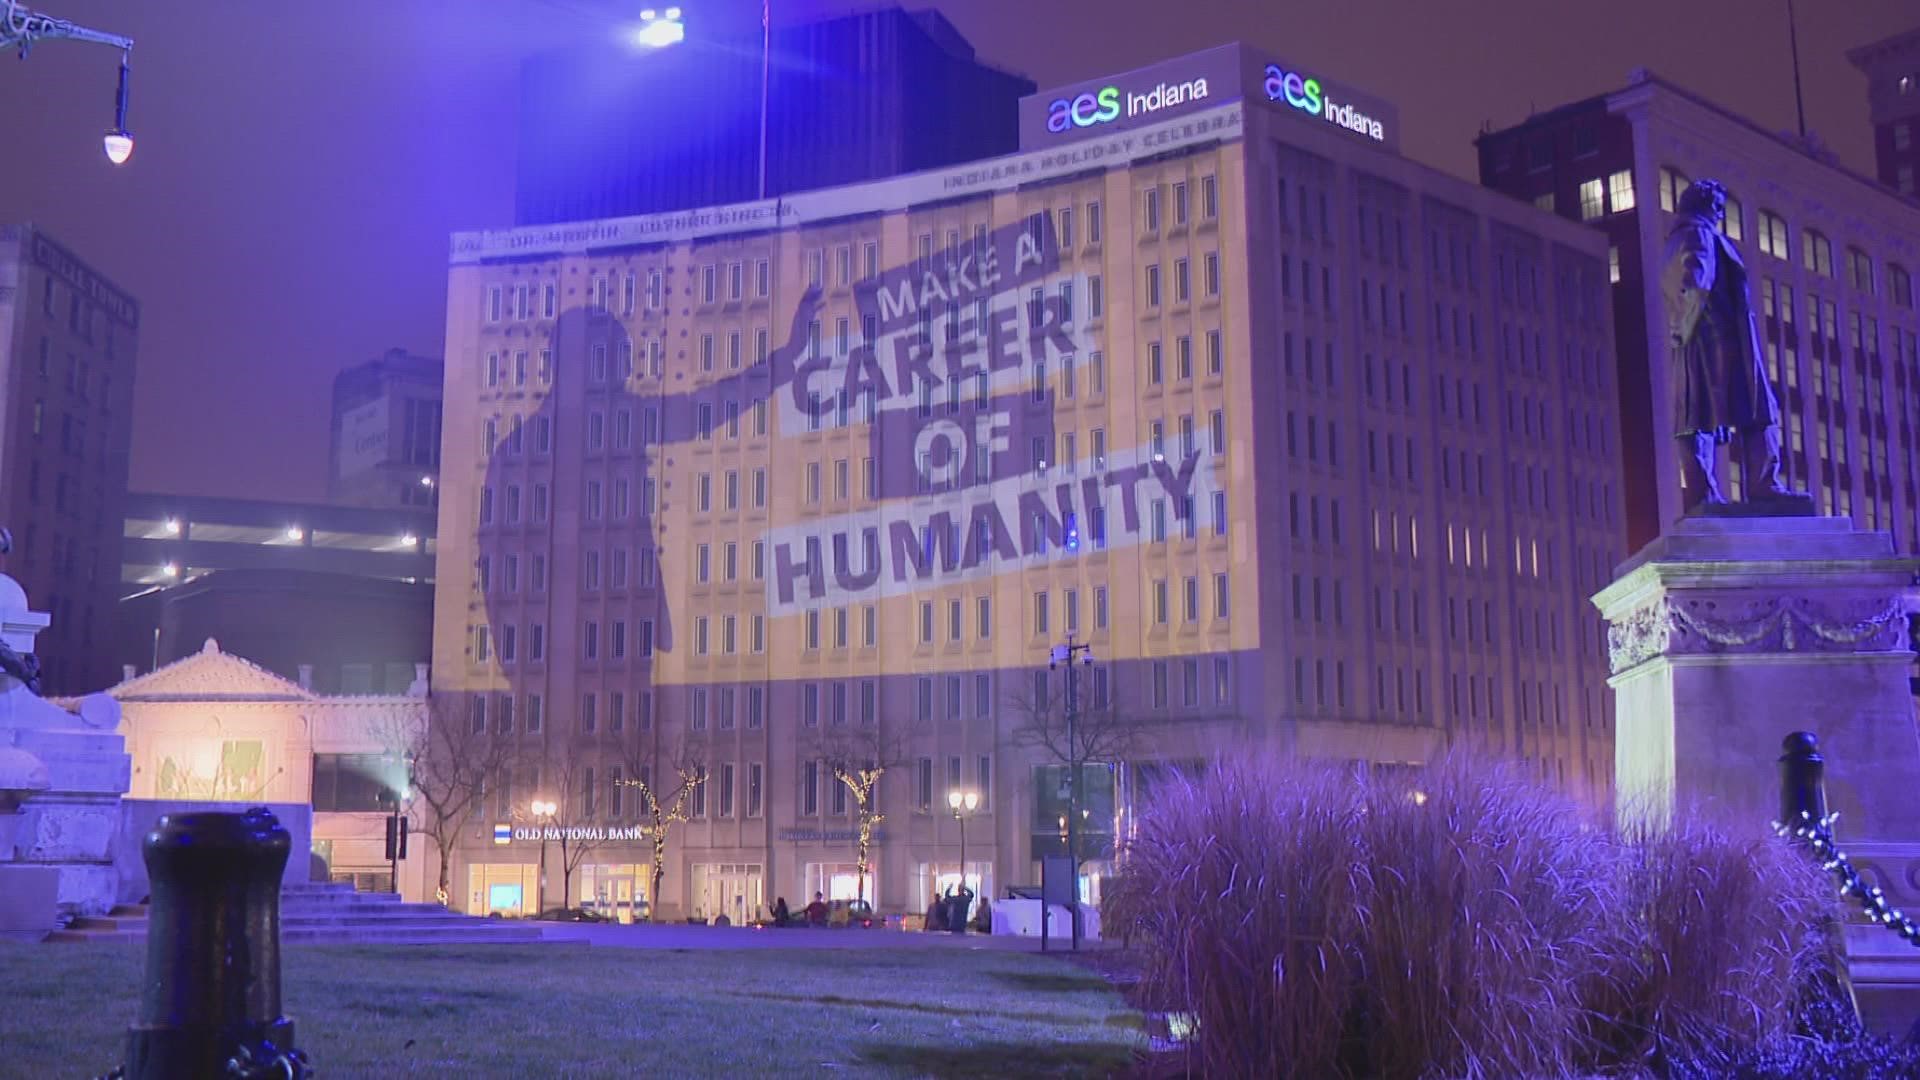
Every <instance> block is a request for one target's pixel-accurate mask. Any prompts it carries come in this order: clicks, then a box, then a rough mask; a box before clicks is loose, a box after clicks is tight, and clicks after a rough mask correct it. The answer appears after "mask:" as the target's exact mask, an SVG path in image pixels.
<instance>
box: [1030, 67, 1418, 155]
mask: <svg viewBox="0 0 1920 1080" xmlns="http://www.w3.org/2000/svg"><path fill="white" fill-rule="evenodd" d="M1237 101H1258V102H1263V103H1268V104H1269V105H1270V106H1271V107H1275V108H1277V109H1279V110H1281V111H1282V112H1283V113H1284V114H1285V115H1287V116H1297V117H1300V118H1302V119H1308V120H1320V121H1325V122H1327V123H1329V124H1332V125H1334V126H1335V127H1338V128H1341V129H1343V130H1345V131H1349V132H1352V133H1353V134H1355V135H1358V136H1360V137H1361V138H1363V139H1366V140H1367V141H1368V142H1369V143H1370V144H1372V145H1375V146H1387V147H1391V146H1393V145H1394V144H1395V142H1396V141H1397V139H1398V138H1399V132H1398V130H1397V129H1398V126H1399V119H1398V113H1397V111H1396V110H1395V109H1394V107H1393V106H1392V105H1390V104H1388V103H1387V102H1384V101H1381V100H1380V99H1378V98H1375V97H1372V96H1370V95H1368V94H1365V93H1361V92H1359V91H1355V90H1353V89H1351V88H1349V87H1346V86H1342V85H1340V84H1339V83H1337V82H1333V81H1331V80H1329V79H1327V78H1326V77H1325V76H1323V75H1319V74H1315V73H1310V72H1309V71H1308V70H1305V69H1302V68H1301V67H1299V66H1297V65H1295V64H1292V63H1289V62H1288V61H1287V60H1286V59H1285V58H1284V57H1281V56H1279V55H1276V54H1274V53H1266V52H1256V51H1255V50H1253V49H1251V48H1249V47H1248V46H1245V45H1239V44H1234V45H1221V46H1217V47H1215V48H1211V49H1203V50H1201V51H1199V52H1195V53H1188V54H1187V55H1185V56H1180V57H1175V58H1174V59H1171V60H1164V61H1162V62H1160V63H1158V64H1153V65H1150V66H1148V67H1144V68H1139V69H1137V70H1134V71H1128V72H1123V73H1120V74H1117V75H1107V76H1104V77H1101V78H1098V79H1089V80H1087V81H1086V82H1083V83H1071V84H1068V85H1066V86H1062V87H1058V88H1056V89H1052V90H1044V91H1042V92H1040V93H1038V94H1032V95H1029V96H1027V97H1024V98H1022V99H1020V146H1021V147H1022V148H1023V149H1026V150H1043V151H1044V150H1052V149H1054V148H1056V147H1061V146H1067V145H1073V144H1076V143H1078V142H1080V141H1083V140H1088V139H1092V138H1095V137H1098V136H1105V135H1112V134H1115V133H1118V132H1122V131H1131V130H1133V129H1135V128H1136V127H1143V126H1146V125H1148V124H1157V123H1162V122H1164V121H1167V120H1169V119H1172V118H1174V117H1181V116H1187V115H1192V114H1193V113H1197V112H1200V111H1203V110H1211V109H1215V108H1218V107H1219V106H1221V105H1226V104H1230V103H1233V102H1237Z"/></svg>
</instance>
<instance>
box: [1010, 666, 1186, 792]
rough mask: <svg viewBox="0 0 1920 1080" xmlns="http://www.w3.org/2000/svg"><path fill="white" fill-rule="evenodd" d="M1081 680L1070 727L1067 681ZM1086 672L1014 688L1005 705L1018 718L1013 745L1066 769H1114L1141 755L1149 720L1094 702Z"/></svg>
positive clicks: (1062, 674)
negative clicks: (1095, 766) (1098, 766)
mask: <svg viewBox="0 0 1920 1080" xmlns="http://www.w3.org/2000/svg"><path fill="white" fill-rule="evenodd" d="M1070 675H1071V677H1074V678H1077V679H1079V680H1080V682H1079V687H1078V693H1077V694H1076V696H1075V701H1076V704H1077V705H1078V708H1076V709H1075V710H1074V714H1073V717H1072V721H1071V723H1069V721H1068V716H1067V679H1068V678H1069V677H1070ZM1088 675H1089V673H1088V672H1086V671H1084V670H1083V671H1080V672H1077V673H1069V672H1067V671H1064V670H1063V671H1058V672H1054V673H1052V674H1051V677H1049V678H1048V679H1047V681H1046V683H1045V684H1044V687H1045V689H1044V693H1042V692H1041V690H1040V688H1039V687H1029V688H1028V689H1024V690H1016V691H1014V692H1013V693H1011V694H1009V695H1007V704H1008V705H1009V706H1010V708H1011V709H1012V711H1013V713H1014V715H1015V717H1016V720H1015V723H1014V726H1013V729H1012V731H1011V732H1010V733H1009V735H1010V737H1011V738H1012V741H1013V742H1014V744H1015V745H1018V746H1025V747H1030V748H1033V749H1037V750H1039V751H1040V752H1041V753H1042V754H1043V755H1044V756H1045V757H1046V758H1047V759H1049V760H1051V761H1055V762H1058V763H1060V764H1062V765H1065V766H1067V767H1068V768H1069V769H1071V768H1073V767H1074V766H1077V765H1085V764H1088V763H1089V762H1092V763H1098V764H1103V765H1118V764H1120V763H1122V762H1125V761H1127V760H1129V759H1130V758H1132V757H1134V756H1135V755H1137V754H1138V753H1140V752H1141V750H1143V749H1144V748H1145V746H1146V743H1147V741H1148V738H1149V736H1150V735H1151V733H1152V730H1153V727H1154V724H1153V721H1151V720H1149V719H1147V718H1146V717H1144V716H1141V715H1139V714H1137V713H1134V712H1130V711H1128V710H1126V709H1122V708H1120V707H1119V705H1118V704H1116V703H1115V702H1114V701H1113V700H1112V699H1111V698H1109V699H1108V700H1106V701H1096V700H1095V698H1094V693H1093V686H1092V685H1091V683H1092V679H1090V678H1089V677H1088Z"/></svg>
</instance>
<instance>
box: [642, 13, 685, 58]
mask: <svg viewBox="0 0 1920 1080" xmlns="http://www.w3.org/2000/svg"><path fill="white" fill-rule="evenodd" d="M686 39H687V24H686V23H683V22H681V21H680V9H679V8H677V7H670V8H668V9H666V10H665V11H655V10H654V9H652V8H648V9H647V10H645V11H642V12H641V13H640V26H639V28H638V29H636V30H634V32H633V44H634V45H636V46H638V47H640V48H643V49H664V48H666V47H667V46H669V45H678V44H680V43H681V42H682V41H685V40H686Z"/></svg>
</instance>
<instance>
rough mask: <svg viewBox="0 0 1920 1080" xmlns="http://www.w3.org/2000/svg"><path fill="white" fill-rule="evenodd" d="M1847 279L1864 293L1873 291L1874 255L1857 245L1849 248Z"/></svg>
mask: <svg viewBox="0 0 1920 1080" xmlns="http://www.w3.org/2000/svg"><path fill="white" fill-rule="evenodd" d="M1847 281H1848V283H1849V284H1851V285H1852V286H1853V287H1854V288H1856V289H1858V290H1860V291H1861V292H1863V293H1871V292H1873V256H1871V255H1868V254H1867V253H1866V252H1864V251H1861V250H1860V249H1859V248H1856V247H1850V248H1848V249H1847Z"/></svg>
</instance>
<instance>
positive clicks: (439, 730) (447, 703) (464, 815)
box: [373, 693, 513, 904]
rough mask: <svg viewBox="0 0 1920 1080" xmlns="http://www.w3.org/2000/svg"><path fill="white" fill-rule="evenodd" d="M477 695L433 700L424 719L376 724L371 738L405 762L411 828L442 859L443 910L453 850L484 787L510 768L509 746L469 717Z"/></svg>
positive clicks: (439, 895) (481, 718)
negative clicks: (429, 839)
mask: <svg viewBox="0 0 1920 1080" xmlns="http://www.w3.org/2000/svg"><path fill="white" fill-rule="evenodd" d="M475 700H479V698H478V697H477V695H469V694H459V693H454V694H435V695H433V696H431V697H429V698H428V699H427V708H426V715H425V717H424V718H420V717H417V716H412V715H408V716H403V717H395V718H392V719H388V720H382V721H377V722H376V723H375V729H374V732H373V734H374V736H375V737H376V738H377V739H379V740H380V741H381V742H382V743H384V744H385V745H386V746H387V747H388V752H389V753H391V754H393V755H395V756H396V757H398V758H399V759H401V760H402V761H403V762H405V764H406V766H407V771H408V781H407V782H408V785H409V787H410V788H411V790H412V793H413V806H412V810H411V817H412V821H411V827H412V829H413V831H414V832H417V833H420V834H421V835H423V836H427V837H431V838H432V840H433V844H434V849H435V851H436V852H437V853H438V855H439V856H440V879H439V883H438V884H437V886H436V887H435V889H434V896H435V898H436V899H438V900H439V901H440V903H442V904H445V903H446V902H447V901H448V900H449V899H450V897H449V894H448V892H447V886H448V884H449V882H450V878H451V875H452V872H453V849H454V846H455V845H456V844H458V843H459V841H460V836H461V834H462V833H463V832H465V831H466V828H467V825H468V824H469V823H470V822H472V820H473V818H474V815H476V814H477V813H479V812H480V810H481V808H482V803H483V801H484V799H485V797H486V792H487V785H489V784H491V783H496V782H498V781H499V780H500V778H502V777H504V776H505V775H506V774H507V771H508V770H509V769H510V768H511V767H512V761H513V746H512V743H511V742H510V741H509V740H507V739H499V738H495V737H494V736H493V735H492V734H490V733H489V732H488V731H487V729H486V717H485V714H484V713H479V712H475V711H471V710H472V709H473V706H472V702H473V701H475Z"/></svg>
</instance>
